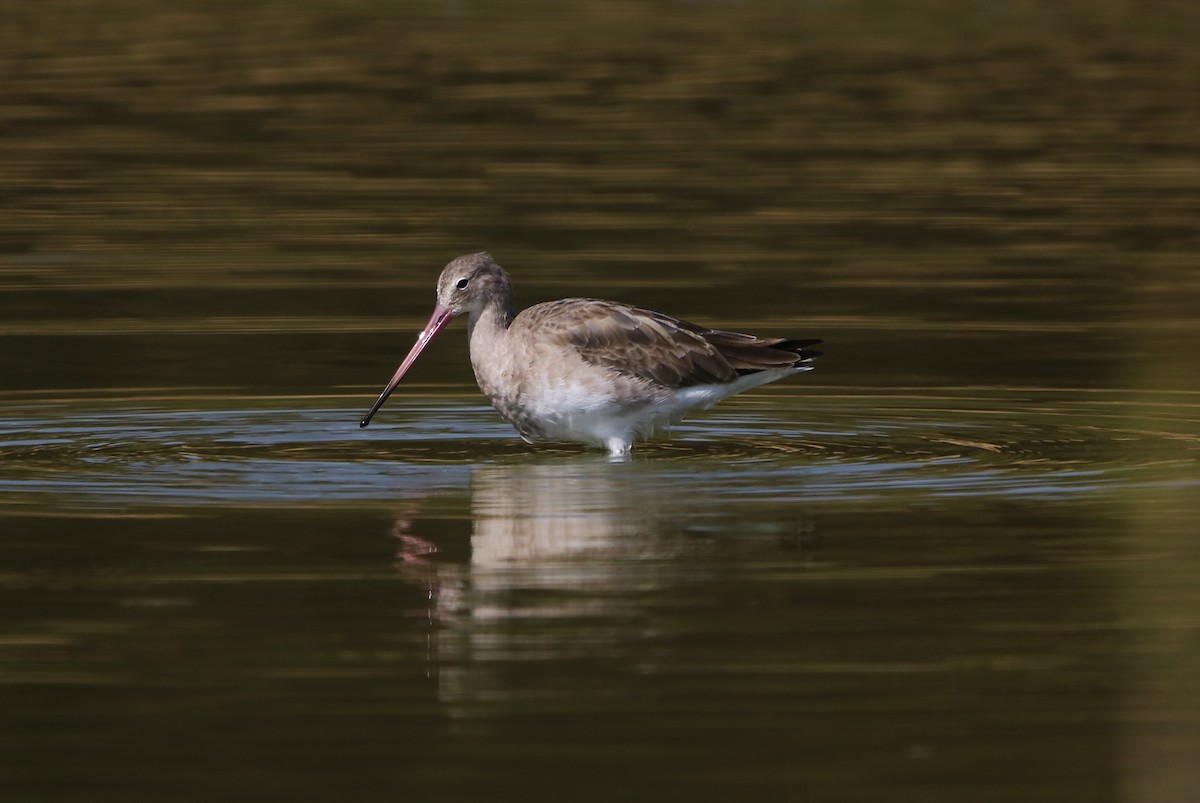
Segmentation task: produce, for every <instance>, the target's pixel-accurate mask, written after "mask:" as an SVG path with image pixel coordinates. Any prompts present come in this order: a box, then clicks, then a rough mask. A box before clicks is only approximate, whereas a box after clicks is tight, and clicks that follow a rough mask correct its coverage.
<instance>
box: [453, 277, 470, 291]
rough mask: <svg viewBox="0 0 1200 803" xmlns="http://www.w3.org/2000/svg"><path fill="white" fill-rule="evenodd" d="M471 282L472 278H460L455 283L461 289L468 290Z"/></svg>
mask: <svg viewBox="0 0 1200 803" xmlns="http://www.w3.org/2000/svg"><path fill="white" fill-rule="evenodd" d="M470 282H471V280H470V279H459V280H458V281H457V282H455V283H454V286H455V287H457V288H458V289H459V290H466V289H467V285H468V284H469V283H470Z"/></svg>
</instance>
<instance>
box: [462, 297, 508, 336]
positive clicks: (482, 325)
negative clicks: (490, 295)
mask: <svg viewBox="0 0 1200 803" xmlns="http://www.w3.org/2000/svg"><path fill="white" fill-rule="evenodd" d="M513 317H514V316H513V311H512V309H511V308H510V307H509V306H508V305H506V304H505V303H504V302H502V301H500V300H497V301H495V302H493V303H491V304H488V305H487V306H485V307H483V309H481V310H479V312H472V313H471V317H470V318H469V319H468V321H467V340H468V341H469V342H471V343H472V344H474V343H475V337H476V336H477V335H478V336H479V337H480V338H484V339H486V340H488V341H492V342H495V341H498V340H502V339H503V338H504V336H505V335H506V334H507V333H508V326H509V324H511V323H512V320H513Z"/></svg>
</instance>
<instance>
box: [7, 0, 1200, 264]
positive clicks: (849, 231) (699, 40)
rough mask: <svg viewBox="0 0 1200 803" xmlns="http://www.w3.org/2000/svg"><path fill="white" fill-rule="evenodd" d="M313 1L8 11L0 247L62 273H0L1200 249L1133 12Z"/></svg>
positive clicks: (1161, 89)
mask: <svg viewBox="0 0 1200 803" xmlns="http://www.w3.org/2000/svg"><path fill="white" fill-rule="evenodd" d="M327 5H328V4H325V3H316V2H313V3H304V4H297V3H292V2H288V3H282V2H263V3H252V4H242V3H232V2H218V3H212V2H209V3H199V2H194V3H191V4H183V6H182V7H181V5H180V4H170V5H168V6H164V5H162V4H158V3H149V2H134V1H133V0H128V1H127V2H125V3H123V4H120V6H119V7H120V8H122V9H123V10H124V13H123V14H122V13H114V12H113V10H112V9H113V5H112V4H104V5H103V6H98V5H95V4H88V3H76V4H72V5H71V7H70V8H69V9H68V10H64V9H63V5H62V4H40V5H26V6H23V7H22V8H23V10H21V11H16V12H14V11H9V12H7V14H8V17H9V18H10V23H11V24H6V25H5V26H3V30H4V31H5V32H6V35H5V34H0V37H3V40H4V41H3V42H0V52H2V53H3V54H4V55H3V56H0V81H2V82H3V85H4V86H5V108H4V119H5V123H6V127H5V131H4V135H5V152H6V159H5V161H6V165H7V166H6V168H5V170H4V171H3V173H2V174H0V185H2V186H0V194H2V195H3V197H5V198H6V199H8V203H9V204H12V207H11V209H10V211H9V213H8V214H5V215H4V216H3V218H2V219H0V247H3V249H4V250H6V251H8V252H10V253H12V252H16V253H18V254H22V253H23V254H36V255H41V256H42V257H43V258H44V260H48V262H49V263H50V264H53V266H54V270H53V271H52V272H51V271H50V269H49V267H48V265H47V261H39V263H38V268H37V270H32V269H29V268H28V267H27V265H28V262H24V261H20V260H19V261H18V264H17V265H15V266H14V265H13V264H11V263H10V264H7V265H6V267H5V270H6V272H7V273H9V275H10V277H11V280H12V281H18V282H37V281H39V279H42V278H45V277H48V276H53V277H54V278H55V279H56V280H64V279H65V280H72V279H75V280H80V281H86V282H87V283H89V284H107V283H116V284H123V283H126V282H129V281H136V282H138V283H145V282H151V283H155V284H158V283H172V284H173V283H179V282H182V283H187V284H192V283H195V282H197V281H209V280H212V279H214V278H217V279H222V280H228V281H234V282H245V281H250V280H252V279H254V278H257V279H258V280H263V279H266V280H268V281H270V280H272V278H271V277H273V280H277V281H288V280H289V277H290V280H291V281H304V278H305V277H306V276H307V274H308V273H309V272H315V273H317V274H318V275H320V272H321V271H324V270H328V266H329V264H330V262H331V257H330V255H331V254H336V255H337V258H336V262H337V263H338V265H340V266H349V268H351V269H355V270H356V272H358V273H360V274H363V275H366V276H372V275H373V274H374V272H375V271H377V270H380V269H383V270H387V271H389V272H390V264H391V259H392V258H393V257H394V254H395V252H396V250H397V249H398V248H400V247H401V246H402V247H403V248H404V249H405V252H406V254H407V255H412V254H413V253H414V252H416V253H429V254H430V260H431V263H432V264H435V265H436V264H437V263H438V261H439V260H440V259H441V258H442V257H444V256H445V255H447V254H453V253H457V252H458V251H462V250H470V248H473V247H476V246H477V245H490V246H493V247H499V246H500V245H503V244H509V245H510V247H517V246H518V245H520V246H523V247H524V248H526V249H528V247H529V244H530V243H533V242H536V243H538V244H539V245H540V246H543V247H544V246H546V245H549V246H550V247H551V248H554V249H569V250H572V251H576V252H578V253H579V254H580V258H581V260H584V261H586V260H589V259H594V258H605V257H608V256H610V255H611V254H613V253H614V252H619V253H620V254H621V255H622V257H623V258H625V259H630V260H637V261H641V262H642V263H643V264H644V262H645V261H648V260H649V261H655V262H659V263H661V262H663V261H667V262H669V263H682V264H688V265H693V264H696V263H704V264H709V265H711V264H713V263H732V264H737V265H739V266H741V265H744V264H748V263H757V264H759V265H761V266H764V267H769V266H779V267H783V266H784V265H790V264H791V260H792V259H793V258H794V254H796V253H806V254H808V255H809V258H810V259H811V260H813V261H814V262H817V263H819V264H823V263H824V262H827V261H830V260H840V257H839V256H838V255H839V254H842V253H845V252H846V251H847V250H850V251H852V252H853V253H854V254H855V263H856V264H859V265H864V264H865V265H867V266H868V267H867V268H866V269H867V270H870V271H871V272H879V271H880V270H887V271H889V272H892V271H897V270H912V269H913V266H912V265H911V264H910V263H911V262H914V261H915V262H919V263H920V265H921V270H923V271H928V270H931V269H937V268H939V267H941V268H947V267H949V266H951V265H953V267H954V269H956V270H957V269H961V268H963V267H964V266H965V267H969V268H973V269H975V270H980V269H990V268H995V264H994V261H993V260H995V259H1000V260H1002V263H1003V264H1004V265H1010V264H1012V263H1013V262H1014V261H1016V262H1023V263H1024V264H1029V265H1036V266H1042V267H1044V266H1046V265H1051V266H1061V265H1064V264H1068V263H1070V262H1071V260H1073V259H1076V258H1082V257H1083V256H1084V255H1087V258H1088V259H1089V261H1090V262H1091V266H1090V268H1089V269H1096V268H1105V267H1109V268H1115V267H1117V266H1124V265H1125V264H1127V261H1128V257H1127V256H1125V255H1127V254H1130V253H1137V254H1138V261H1139V262H1143V263H1144V262H1145V261H1146V260H1147V259H1150V260H1154V261H1160V262H1164V263H1171V262H1177V261H1178V260H1179V259H1180V254H1181V253H1182V252H1183V251H1184V250H1194V249H1195V246H1196V224H1195V221H1196V220H1197V219H1200V215H1198V214H1197V213H1198V211H1200V210H1198V209H1197V206H1196V199H1195V195H1194V193H1193V192H1192V188H1194V187H1195V186H1196V184H1197V181H1198V180H1200V176H1198V175H1197V167H1196V162H1195V159H1194V158H1192V157H1190V156H1189V155H1188V154H1191V153H1192V152H1193V151H1194V132H1195V129H1196V125H1197V122H1200V121H1198V120H1197V116H1196V112H1195V104H1194V103H1192V102H1191V101H1192V99H1193V98H1194V93H1193V89H1194V88H1193V87H1192V77H1193V76H1195V75H1196V74H1198V73H1200V64H1198V63H1197V62H1198V61H1200V51H1198V50H1197V49H1196V48H1195V42H1196V33H1197V31H1200V28H1198V27H1197V24H1196V21H1195V20H1175V19H1171V18H1169V17H1168V16H1167V12H1166V11H1160V12H1158V13H1156V12H1155V11H1154V9H1153V8H1148V7H1147V6H1146V5H1145V4H1133V3H1124V4H1123V3H1109V4H1104V5H1103V6H1102V7H1101V8H1099V9H1097V8H1096V6H1097V4H1084V5H1081V6H1079V7H1078V8H1076V7H1074V6H1070V7H1067V6H1062V5H1061V4H1020V5H1016V6H1013V5H1011V4H971V5H969V6H967V5H964V4H961V3H951V2H928V3H924V4H922V5H921V6H920V7H919V9H918V10H916V11H914V8H913V7H912V5H911V4H893V3H885V2H857V3H855V2H842V3H828V4H824V3H822V4H810V5H804V4H801V5H799V6H797V5H795V4H790V3H789V4H781V3H753V2H751V3H742V4H713V5H712V6H707V5H704V4H698V5H691V4H688V5H686V8H684V7H682V6H672V7H670V8H661V7H658V6H655V5H653V4H636V3H624V4H611V3H607V2H604V3H587V4H571V5H569V6H566V7H564V8H563V9H560V10H557V11H555V12H552V13H549V14H547V13H543V12H542V10H541V9H540V8H539V9H538V13H537V14H524V13H513V12H512V9H511V4H503V5H501V6H496V5H495V4H490V3H461V4H447V3H440V2H424V3H415V4H414V3H405V4H394V3H379V2H367V1H366V0H364V1H363V2H357V3H353V2H352V3H341V4H337V10H336V12H330V11H326V10H324V9H325V7H326V6H327ZM529 5H530V6H531V7H533V6H534V4H529ZM1161 5H1162V8H1164V9H1168V8H1170V6H1169V5H1167V4H1161ZM298 8H299V9H308V10H307V12H305V11H298V10H297V9H298ZM501 9H503V11H502V10H501ZM681 9H682V10H685V11H686V13H679V12H680V11H681ZM966 9H969V10H966ZM91 16H94V17H95V18H96V19H89V17H91ZM681 34H686V35H681ZM1149 199H1153V201H1154V203H1153V205H1152V208H1151V205H1150V204H1148V203H1147V201H1148V200H1149ZM615 232H617V233H619V234H620V238H621V241H620V243H619V244H613V242H612V240H611V238H612V235H613V233H615ZM1001 249H1004V250H1005V253H1003V254H998V253H997V252H998V251H1000V250H1001ZM914 250H919V252H920V259H919V260H910V259H909V258H908V257H907V256H904V255H903V254H904V252H905V251H914ZM898 251H899V252H900V253H899V254H897V252H898ZM64 252H70V253H74V254H77V255H79V254H88V255H90V254H97V253H110V254H111V253H118V254H121V265H120V266H119V267H117V266H112V265H109V266H106V269H105V270H104V271H97V270H96V269H95V266H94V264H91V263H87V262H85V263H83V264H80V263H73V264H72V263H66V262H55V261H54V259H53V257H52V255H53V254H60V253H64ZM130 252H133V255H131V254H130ZM231 254H237V255H239V256H238V258H232V259H231V258H230V255H231ZM1097 258H1098V259H1097ZM1097 262H1099V263H1101V264H1097ZM181 264H186V265H188V266H189V271H187V272H186V274H181V273H180V272H179V271H178V267H179V265H181ZM248 266H252V267H248ZM247 271H248V272H249V274H252V275H249V274H248V273H247ZM339 275H343V274H339ZM387 275H389V277H390V273H389V274H387ZM390 278H394V277H390ZM421 278H422V279H424V278H425V277H424V276H422V277H421Z"/></svg>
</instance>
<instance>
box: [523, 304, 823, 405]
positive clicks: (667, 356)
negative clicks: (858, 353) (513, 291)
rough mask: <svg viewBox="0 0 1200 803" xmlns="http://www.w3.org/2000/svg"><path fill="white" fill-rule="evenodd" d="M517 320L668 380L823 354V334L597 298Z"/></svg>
mask: <svg viewBox="0 0 1200 803" xmlns="http://www.w3.org/2000/svg"><path fill="white" fill-rule="evenodd" d="M514 325H524V326H530V327H533V328H536V329H538V330H540V331H539V333H538V334H539V336H541V337H548V338H553V339H557V340H559V341H561V342H565V343H569V344H570V345H571V346H572V347H573V348H574V349H575V350H576V352H577V353H578V354H579V356H580V357H582V358H583V359H584V360H585V361H587V362H590V363H592V364H594V365H602V366H605V367H607V368H611V369H613V370H615V371H618V372H619V373H622V374H625V375H628V376H636V377H639V378H641V379H645V380H648V381H651V382H656V383H658V384H661V385H664V386H666V387H669V388H681V387H688V386H690V385H706V384H712V383H720V382H728V381H731V380H732V379H734V378H736V377H737V376H738V375H739V374H747V373H753V372H756V371H762V370H765V369H768V368H786V367H790V366H799V365H802V364H804V363H807V362H808V361H810V360H812V359H813V358H814V357H816V356H817V352H813V351H809V350H807V346H810V345H814V344H816V343H819V342H820V341H819V340H787V339H784V338H774V339H764V338H759V337H755V336H754V335H744V334H740V333H737V332H722V331H719V330H714V329H705V328H703V327H700V326H696V325H695V324H692V323H688V322H687V321H681V320H678V319H676V318H671V317H670V316H667V315H663V314H662V313H659V312H654V311H652V310H645V309H640V308H638V307H631V306H628V305H626V304H619V303H616V302H613V301H600V300H598V299H591V298H568V299H563V300H562V301H551V302H548V303H546V304H538V305H536V306H534V307H530V308H529V309H527V310H525V311H524V312H522V313H521V314H520V315H519V316H517V320H516V321H514Z"/></svg>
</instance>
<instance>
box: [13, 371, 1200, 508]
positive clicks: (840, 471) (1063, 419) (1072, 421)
mask: <svg viewBox="0 0 1200 803" xmlns="http://www.w3.org/2000/svg"><path fill="white" fill-rule="evenodd" d="M1061 397H1062V394H1061V393H1056V394H1055V398H1054V399H1050V398H1047V399H1040V400H1038V401H1037V404H1035V405H1030V404H1028V403H1024V404H1022V405H1020V406H1013V405H1012V404H1011V402H1008V403H1001V402H999V401H998V400H997V399H995V398H989V397H987V396H986V395H985V394H981V395H979V396H978V397H976V398H967V399H963V398H961V397H960V398H955V399H953V400H946V399H937V398H935V397H929V396H926V397H907V398H901V397H884V398H879V397H875V398H872V397H859V398H854V399H840V400H838V402H837V405H836V408H835V407H834V405H833V404H832V403H830V404H828V405H827V406H825V407H821V406H820V405H815V404H814V403H813V402H811V401H809V402H808V403H806V405H805V408H804V420H797V418H798V415H797V411H796V409H795V406H794V404H793V403H792V401H791V400H790V399H789V398H787V397H778V398H771V397H767V398H760V399H751V400H747V403H745V404H735V405H731V406H730V407H729V408H728V409H727V411H725V412H722V413H720V414H718V415H711V416H708V417H706V418H702V419H698V420H696V421H695V422H692V423H689V424H687V425H684V426H680V427H678V428H677V429H676V430H675V432H674V433H673V438H672V439H670V440H665V441H661V442H657V443H653V444H646V445H644V446H642V447H641V448H640V449H639V450H636V451H635V455H634V458H633V459H632V460H631V461H630V462H628V463H621V464H616V465H613V464H611V463H610V462H609V461H608V459H607V458H606V457H605V456H603V455H600V454H596V453H595V452H592V451H589V450H585V449H582V448H578V447H574V446H570V445H561V446H555V445H551V446H548V447H540V448H536V449H535V448H531V447H528V446H526V445H525V444H523V443H522V442H521V441H520V440H519V439H517V438H516V437H515V436H514V434H513V433H512V431H511V430H510V429H509V427H508V426H507V425H506V424H504V423H503V422H501V421H499V419H498V418H497V416H496V415H495V413H494V412H493V411H491V410H490V408H487V407H484V406H481V405H478V404H468V403H463V402H462V401H459V400H454V399H449V400H441V401H436V402H429V401H421V402H409V403H408V404H403V403H401V404H396V405H394V406H393V408H392V409H391V410H390V415H389V418H388V420H387V422H381V423H380V424H378V425H376V426H373V427H372V428H370V429H369V430H366V431H364V430H360V429H359V428H358V427H357V426H356V421H357V413H358V412H360V411H359V410H358V409H357V407H355V408H342V407H336V408H328V407H326V408H304V407H297V406H287V405H283V404H279V405H277V406H273V407H269V408H268V407H263V406H261V403H258V404H256V403H255V402H254V400H245V404H244V405H240V406H239V405H232V406H228V407H224V408H218V409H189V410H180V409H170V408H169V406H168V405H167V404H166V403H165V402H162V401H159V402H155V403H154V404H150V403H147V404H132V403H129V402H121V403H119V404H117V403H108V404H104V403H94V404H91V405H80V404H78V403H77V404H74V405H59V406H55V407H46V406H44V405H43V406H40V407H37V408H34V407H31V406H23V407H12V406H10V407H8V408H7V409H6V410H4V411H3V412H0V456H2V457H3V463H2V465H0V491H3V494H4V500H5V503H6V504H7V505H10V506H11V505H19V506H21V507H29V506H34V507H41V506H45V505H53V506H55V507H57V508H62V507H66V508H70V507H84V508H91V507H96V506H101V507H129V506H137V505H163V504H166V505H212V504H216V505H235V506H236V505H247V504H254V505H260V504H285V505H313V504H334V505H337V504H381V505H387V504H393V503H395V502H396V501H397V500H401V499H405V498H411V497H414V496H425V495H428V494H431V493H435V492H439V491H446V490H462V489H465V488H467V487H468V486H469V484H470V482H471V477H472V472H473V471H474V470H476V469H477V468H478V467H479V466H484V465H489V466H490V465H496V466H501V467H502V466H512V467H514V470H519V469H520V468H521V467H526V466H529V465H534V464H549V465H551V466H554V467H556V468H555V469H554V471H553V472H551V473H552V474H554V473H558V474H561V475H562V476H564V477H575V478H578V477H581V476H584V477H586V476H588V475H590V474H593V473H596V472H602V473H603V476H604V477H605V478H607V480H606V481H611V480H612V478H614V477H620V476H623V477H625V478H627V481H629V482H636V483H641V484H646V485H648V486H652V487H660V488H670V489H673V491H674V492H677V493H686V494H687V495H688V496H689V497H691V498H692V499H694V500H695V501H694V502H693V503H694V504H708V503H712V504H716V503H717V500H725V501H726V502H728V501H729V500H730V499H732V498H740V499H743V500H746V501H747V502H754V501H756V500H757V501H758V502H762V501H774V502H778V501H786V500H790V501H805V502H818V501H831V502H835V501H853V500H864V499H880V498H895V499H897V500H901V499H903V500H913V499H926V500H930V499H949V498H953V497H980V496H982V497H997V498H1001V497H1048V498H1064V497H1078V496H1086V495H1093V494H1113V493H1120V492H1123V491H1128V490H1130V489H1132V488H1136V487H1143V486H1148V485H1191V484H1197V483H1200V480H1198V479H1197V476H1196V472H1195V465H1196V462H1197V459H1198V458H1200V437H1198V436H1197V432H1198V431H1200V424H1198V423H1197V418H1198V416H1197V415H1196V412H1195V410H1194V409H1192V408H1191V407H1190V406H1189V405H1187V404H1181V405H1177V406H1175V407H1171V408H1160V409H1159V414H1158V417H1157V418H1155V417H1153V416H1149V417H1148V416H1147V415H1144V414H1142V415H1138V416H1136V417H1135V416H1133V415H1132V413H1133V410H1132V409H1130V410H1123V409H1120V408H1115V407H1114V405H1113V403H1112V401H1111V400H1102V401H1093V402H1091V403H1088V400H1087V399H1085V398H1076V397H1069V398H1061ZM1134 423H1136V426H1134ZM548 492H551V493H553V492H554V489H553V488H549V489H548Z"/></svg>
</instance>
